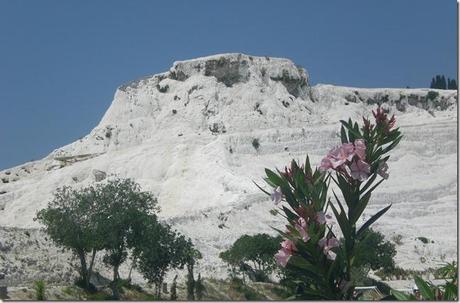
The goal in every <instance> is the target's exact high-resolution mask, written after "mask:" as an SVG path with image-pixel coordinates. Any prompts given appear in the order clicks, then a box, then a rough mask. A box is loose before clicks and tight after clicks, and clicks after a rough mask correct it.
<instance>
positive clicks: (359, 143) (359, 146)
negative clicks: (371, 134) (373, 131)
mask: <svg viewBox="0 0 460 303" xmlns="http://www.w3.org/2000/svg"><path fill="white" fill-rule="evenodd" d="M355 154H356V155H357V156H358V157H359V158H360V159H361V160H365V159H366V143H365V142H364V140H363V139H356V140H355Z"/></svg>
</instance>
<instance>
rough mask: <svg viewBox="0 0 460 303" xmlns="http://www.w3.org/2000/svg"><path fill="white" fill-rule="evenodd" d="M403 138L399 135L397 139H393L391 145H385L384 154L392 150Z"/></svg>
mask: <svg viewBox="0 0 460 303" xmlns="http://www.w3.org/2000/svg"><path fill="white" fill-rule="evenodd" d="M401 139H402V136H400V137H398V138H397V139H396V140H394V141H393V143H391V144H390V145H388V146H387V147H385V148H384V149H383V152H382V155H383V154H385V153H387V152H389V151H390V150H392V149H393V148H395V147H396V145H398V143H399V141H401Z"/></svg>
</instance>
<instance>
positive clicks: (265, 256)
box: [219, 234, 281, 282]
mask: <svg viewBox="0 0 460 303" xmlns="http://www.w3.org/2000/svg"><path fill="white" fill-rule="evenodd" d="M280 239H281V238H280V237H272V236H270V235H268V234H256V235H252V236H249V235H243V236H241V237H240V238H238V239H237V240H236V241H235V243H233V245H232V246H231V247H230V248H229V249H228V250H226V251H223V252H221V253H220V255H219V257H220V258H221V259H222V260H223V261H224V262H226V263H227V264H228V265H229V266H230V267H231V272H233V273H238V272H241V273H243V274H245V273H246V274H248V275H249V278H250V279H251V280H255V281H260V282H262V281H267V280H268V276H267V274H270V273H271V272H272V271H273V269H275V267H276V266H275V260H274V258H273V256H274V255H275V253H276V251H277V250H278V245H279V242H280ZM248 262H250V263H251V264H252V267H251V266H249V265H248V264H247V263H248Z"/></svg>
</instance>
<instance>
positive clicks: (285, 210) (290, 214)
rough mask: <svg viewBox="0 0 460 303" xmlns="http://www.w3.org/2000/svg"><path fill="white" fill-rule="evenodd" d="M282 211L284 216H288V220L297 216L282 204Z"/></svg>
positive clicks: (292, 219)
mask: <svg viewBox="0 0 460 303" xmlns="http://www.w3.org/2000/svg"><path fill="white" fill-rule="evenodd" d="M283 211H284V213H285V214H286V217H288V219H289V220H291V221H295V220H297V218H298V217H299V216H297V215H296V214H294V213H293V212H292V211H291V210H290V209H289V208H287V207H285V206H283Z"/></svg>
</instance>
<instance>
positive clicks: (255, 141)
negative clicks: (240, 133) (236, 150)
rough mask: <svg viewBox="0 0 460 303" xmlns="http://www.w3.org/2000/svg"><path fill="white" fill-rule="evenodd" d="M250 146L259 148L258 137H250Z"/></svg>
mask: <svg viewBox="0 0 460 303" xmlns="http://www.w3.org/2000/svg"><path fill="white" fill-rule="evenodd" d="M252 147H254V148H255V149H256V150H259V147H260V142H259V139H257V138H254V139H252Z"/></svg>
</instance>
